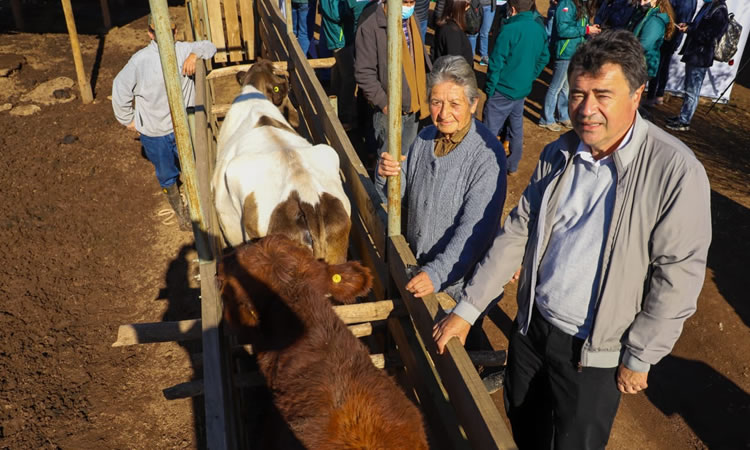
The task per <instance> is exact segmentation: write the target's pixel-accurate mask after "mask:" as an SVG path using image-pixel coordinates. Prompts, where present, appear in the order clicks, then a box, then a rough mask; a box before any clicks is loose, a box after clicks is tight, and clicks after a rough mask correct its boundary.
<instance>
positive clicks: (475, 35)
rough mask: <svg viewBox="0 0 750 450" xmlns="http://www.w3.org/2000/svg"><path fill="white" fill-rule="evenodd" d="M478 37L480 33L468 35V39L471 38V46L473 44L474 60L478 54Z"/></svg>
mask: <svg viewBox="0 0 750 450" xmlns="http://www.w3.org/2000/svg"><path fill="white" fill-rule="evenodd" d="M477 36H479V33H477V34H467V35H466V37H467V38H469V44H471V56H472V58H473V57H474V55H476V53H477Z"/></svg>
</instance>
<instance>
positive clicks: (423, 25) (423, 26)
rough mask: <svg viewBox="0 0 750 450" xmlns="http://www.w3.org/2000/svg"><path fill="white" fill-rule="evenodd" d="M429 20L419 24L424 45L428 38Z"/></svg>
mask: <svg viewBox="0 0 750 450" xmlns="http://www.w3.org/2000/svg"><path fill="white" fill-rule="evenodd" d="M427 22H428V21H427V19H425V20H422V21H420V22H419V32H420V33H421V34H422V43H423V44H426V43H427V42H426V41H425V38H426V37H427Z"/></svg>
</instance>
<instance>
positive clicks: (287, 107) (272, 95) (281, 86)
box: [237, 58, 299, 128]
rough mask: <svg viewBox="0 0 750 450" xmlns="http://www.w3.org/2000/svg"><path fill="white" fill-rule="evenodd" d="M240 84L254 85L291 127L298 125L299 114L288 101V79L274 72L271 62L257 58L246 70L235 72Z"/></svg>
mask: <svg viewBox="0 0 750 450" xmlns="http://www.w3.org/2000/svg"><path fill="white" fill-rule="evenodd" d="M237 82H238V83H239V84H240V86H246V85H248V84H250V85H252V86H254V87H255V88H256V89H258V90H259V91H260V92H262V93H263V95H265V96H266V98H267V99H269V100H270V101H271V102H273V104H274V105H276V106H277V107H278V108H279V110H280V111H281V113H282V114H284V118H286V120H287V121H288V122H289V124H290V125H291V126H292V127H293V128H297V127H298V126H299V114H298V113H297V110H296V109H295V108H294V106H292V103H291V102H290V101H289V95H288V94H289V80H287V78H286V77H284V76H280V75H277V74H276V73H274V69H273V64H272V63H271V61H269V60H267V59H262V58H258V61H256V62H255V64H253V65H252V66H251V67H250V69H249V70H248V71H247V72H238V73H237Z"/></svg>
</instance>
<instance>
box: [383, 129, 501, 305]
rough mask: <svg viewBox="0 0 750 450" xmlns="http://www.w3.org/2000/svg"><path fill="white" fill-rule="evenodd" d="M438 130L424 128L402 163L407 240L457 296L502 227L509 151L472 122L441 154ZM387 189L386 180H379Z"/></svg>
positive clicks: (442, 286) (440, 284)
mask: <svg viewBox="0 0 750 450" xmlns="http://www.w3.org/2000/svg"><path fill="white" fill-rule="evenodd" d="M437 134H438V131H437V128H436V127H434V126H430V127H427V128H425V129H424V130H422V132H421V133H419V135H418V136H417V138H416V140H415V141H414V143H413V144H412V146H411V148H410V150H409V154H408V155H407V161H406V162H405V163H404V164H402V166H401V167H402V169H401V170H402V177H403V180H405V181H402V183H401V186H402V187H401V190H402V193H401V194H402V196H404V200H405V205H406V208H407V211H406V216H407V225H406V226H407V229H406V240H407V242H408V243H409V246H410V247H411V249H412V251H413V252H414V254H415V256H416V258H417V262H418V263H419V265H420V266H421V270H422V271H424V272H426V273H427V275H428V276H429V277H430V281H432V284H433V286H434V287H435V289H436V291H445V292H447V293H448V294H451V295H454V292H458V291H460V289H461V288H462V287H463V284H464V278H467V277H469V276H471V274H472V272H473V271H474V266H475V265H476V263H477V261H478V260H479V259H480V258H481V257H482V256H483V255H484V253H485V252H486V250H487V248H488V247H489V245H490V244H491V243H492V240H493V239H494V238H495V235H496V234H497V231H498V229H499V227H500V216H501V214H502V212H503V204H504V202H505V190H506V179H505V173H506V164H505V152H504V151H503V148H502V146H501V145H500V143H499V142H498V141H497V138H496V137H495V136H493V135H492V133H490V132H489V130H487V128H485V127H484V125H482V123H480V122H478V121H476V120H472V125H471V128H470V129H469V132H468V133H467V134H466V136H465V137H464V139H463V140H462V141H461V142H460V143H459V144H458V146H456V148H454V149H453V150H452V151H451V152H450V153H448V154H447V155H445V156H442V157H440V158H438V157H436V156H435V152H434V148H435V138H436V136H437ZM376 185H377V186H378V187H379V188H380V189H382V190H383V191H384V190H385V180H383V179H376Z"/></svg>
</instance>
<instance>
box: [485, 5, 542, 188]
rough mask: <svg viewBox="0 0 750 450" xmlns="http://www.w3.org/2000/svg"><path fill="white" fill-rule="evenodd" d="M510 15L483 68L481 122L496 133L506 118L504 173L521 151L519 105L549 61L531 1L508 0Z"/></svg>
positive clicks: (514, 166)
mask: <svg viewBox="0 0 750 450" xmlns="http://www.w3.org/2000/svg"><path fill="white" fill-rule="evenodd" d="M508 6H509V7H510V14H511V17H510V18H509V19H508V20H507V21H506V22H505V25H503V28H502V31H500V34H499V35H498V36H497V40H496V42H495V47H494V48H493V49H492V55H490V62H489V67H488V68H487V84H486V85H485V88H484V91H485V93H486V94H487V103H485V105H484V120H483V122H484V124H485V125H486V126H487V128H489V130H490V131H491V132H492V133H494V134H495V135H497V133H498V132H499V131H500V127H502V126H503V124H504V123H505V120H506V119H509V121H508V140H509V141H510V157H509V158H508V174H513V173H514V172H516V171H517V170H518V163H519V162H520V161H521V153H522V152H523V104H524V100H525V99H526V96H527V95H529V93H531V85H532V84H533V83H534V80H535V79H536V78H537V77H538V76H539V74H540V73H542V70H544V66H545V65H547V62H548V61H549V49H548V47H547V32H546V31H545V29H544V25H543V21H542V20H541V18H540V16H539V14H538V13H537V12H536V11H534V10H533V9H532V8H533V7H534V0H510V1H509V2H508Z"/></svg>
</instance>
